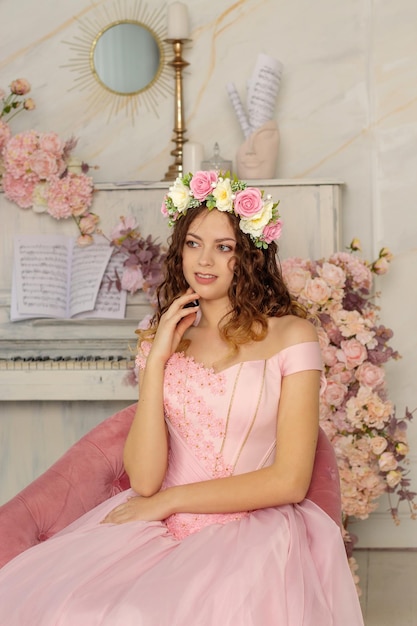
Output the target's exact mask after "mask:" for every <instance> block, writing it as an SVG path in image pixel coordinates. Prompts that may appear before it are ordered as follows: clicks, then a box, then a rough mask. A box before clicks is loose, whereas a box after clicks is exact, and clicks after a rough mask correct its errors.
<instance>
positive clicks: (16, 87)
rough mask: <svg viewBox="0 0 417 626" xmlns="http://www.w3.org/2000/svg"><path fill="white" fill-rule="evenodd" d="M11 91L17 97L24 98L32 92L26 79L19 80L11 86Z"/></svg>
mask: <svg viewBox="0 0 417 626" xmlns="http://www.w3.org/2000/svg"><path fill="white" fill-rule="evenodd" d="M10 91H11V92H12V93H14V94H16V95H17V96H24V95H25V94H27V93H29V91H30V83H29V82H28V81H27V80H26V78H17V79H16V80H14V81H13V82H12V83H11V84H10Z"/></svg>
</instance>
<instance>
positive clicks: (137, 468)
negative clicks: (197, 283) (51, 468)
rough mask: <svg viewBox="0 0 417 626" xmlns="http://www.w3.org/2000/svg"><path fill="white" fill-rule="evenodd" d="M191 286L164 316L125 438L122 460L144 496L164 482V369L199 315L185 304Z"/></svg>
mask: <svg viewBox="0 0 417 626" xmlns="http://www.w3.org/2000/svg"><path fill="white" fill-rule="evenodd" d="M196 297H198V296H197V294H196V293H194V292H193V291H192V290H191V289H189V290H188V291H187V293H186V294H184V295H183V296H180V297H179V298H177V299H176V300H174V302H173V303H172V304H171V306H170V307H169V309H168V310H167V311H166V313H164V315H162V317H161V319H160V322H159V325H158V329H157V331H156V333H155V337H154V339H153V341H152V347H151V350H150V353H149V355H148V358H147V360H146V366H145V369H144V371H143V372H142V373H141V374H140V379H139V389H140V393H139V400H138V406H137V410H136V414H135V417H134V418H133V422H132V426H131V428H130V431H129V434H128V436H127V439H126V443H125V447H124V452H123V462H124V466H125V469H126V472H127V474H128V476H129V479H130V484H131V487H132V489H133V490H134V491H136V492H137V493H138V494H140V495H141V496H152V495H153V494H155V493H156V492H157V491H158V490H159V489H160V488H161V485H162V481H163V479H164V476H165V472H166V468H167V463H168V433H167V428H166V425H165V420H164V406H163V384H164V369H165V364H166V362H167V360H168V359H169V357H170V356H171V355H172V354H173V353H174V352H175V350H176V349H177V347H178V344H179V342H180V341H181V339H182V336H183V334H184V332H185V331H186V330H187V328H189V327H190V326H191V324H192V323H193V322H194V320H195V317H196V313H195V312H196V308H195V307H194V308H193V309H189V308H185V309H184V305H185V304H187V303H189V302H191V301H192V300H195V299H196Z"/></svg>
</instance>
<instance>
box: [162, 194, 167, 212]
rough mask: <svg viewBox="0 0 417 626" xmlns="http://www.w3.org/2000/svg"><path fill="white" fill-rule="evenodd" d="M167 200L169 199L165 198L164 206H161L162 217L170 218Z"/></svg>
mask: <svg viewBox="0 0 417 626" xmlns="http://www.w3.org/2000/svg"><path fill="white" fill-rule="evenodd" d="M166 198H167V197H166V196H165V198H164V199H163V202H162V204H161V213H162V215H163V216H164V217H168V209H167V207H166V204H165V200H166Z"/></svg>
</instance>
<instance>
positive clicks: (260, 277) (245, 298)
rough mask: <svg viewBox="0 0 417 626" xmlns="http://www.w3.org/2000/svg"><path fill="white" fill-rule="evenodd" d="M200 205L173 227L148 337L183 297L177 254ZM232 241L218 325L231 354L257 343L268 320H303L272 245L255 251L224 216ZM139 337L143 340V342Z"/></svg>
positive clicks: (230, 216) (232, 220)
mask: <svg viewBox="0 0 417 626" xmlns="http://www.w3.org/2000/svg"><path fill="white" fill-rule="evenodd" d="M208 210H209V209H207V207H206V206H205V205H204V204H203V205H201V206H200V207H198V208H193V209H192V210H189V211H187V213H186V214H185V215H183V216H182V217H181V219H179V220H178V221H177V222H176V223H175V225H174V229H173V232H172V235H171V237H170V240H169V249H168V252H167V254H166V258H165V262H164V280H163V282H162V283H161V284H160V285H159V287H158V289H157V302H158V304H157V310H156V313H155V315H154V317H153V320H152V324H151V327H150V329H149V331H148V332H146V333H145V335H146V336H147V337H149V335H151V334H154V332H155V329H156V327H157V325H158V322H159V320H160V318H161V316H162V315H163V313H164V312H165V311H166V310H167V309H168V308H169V307H170V305H171V304H172V302H173V300H175V298H177V297H178V296H180V295H182V294H183V293H185V291H186V290H187V288H188V284H187V282H186V280H185V278H184V274H183V272H182V271H180V268H182V252H183V248H184V245H185V239H186V236H187V233H188V231H189V228H190V226H191V224H192V222H193V221H194V220H195V219H196V218H197V217H198V216H199V215H201V214H202V213H204V212H206V211H208ZM224 214H225V215H226V216H227V218H228V219H229V221H230V224H231V225H232V228H233V231H234V235H235V237H236V248H235V259H236V261H235V265H234V276H233V280H232V283H231V285H230V288H229V299H230V303H231V311H230V312H229V313H228V314H227V315H225V317H224V318H223V319H222V320H221V321H220V324H219V332H220V334H221V336H222V338H223V339H224V340H225V341H226V342H227V343H228V344H229V345H230V347H231V349H232V351H236V350H237V349H238V347H239V345H242V344H244V343H247V342H249V341H260V340H261V339H263V338H264V337H265V336H266V334H267V331H268V318H269V317H281V316H283V315H289V314H291V315H296V316H298V317H303V318H305V317H307V313H306V311H305V310H304V308H303V307H301V306H300V305H299V304H298V303H297V302H296V301H295V300H294V299H293V298H292V297H291V295H290V293H289V291H288V289H287V286H286V285H285V283H284V280H283V278H282V274H281V269H280V265H279V259H278V247H277V244H276V243H275V242H272V243H270V244H269V245H268V247H267V248H265V249H264V248H257V247H256V246H255V245H254V243H253V241H252V240H251V238H250V237H249V236H248V235H245V234H244V233H243V232H242V231H241V230H240V227H239V218H238V217H237V216H236V215H234V214H232V213H224ZM143 338H145V337H143Z"/></svg>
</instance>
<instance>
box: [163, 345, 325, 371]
mask: <svg viewBox="0 0 417 626" xmlns="http://www.w3.org/2000/svg"><path fill="white" fill-rule="evenodd" d="M308 344H316V345H317V346H318V345H319V342H318V341H300V342H299V343H293V344H291V345H290V346H287V347H286V348H281V350H278V352H275V353H274V354H271V356H269V357H267V358H266V359H247V360H244V361H238V362H237V363H233V364H232V365H228V366H227V367H224V368H222V369H220V370H216V369H215V368H214V367H212V366H207V365H204V363H201V362H200V361H197V359H195V358H194V357H193V356H192V355H188V354H185V353H184V352H178V353H176V354H179V355H182V356H183V357H184V358H185V359H187V360H189V361H190V362H192V363H194V364H195V365H198V366H199V367H201V368H202V369H204V370H206V371H207V372H211V373H213V374H223V373H224V372H227V371H228V370H231V369H233V368H235V367H239V366H241V365H244V364H246V363H268V362H269V361H272V360H273V359H275V358H277V357H279V356H281V355H282V353H283V352H287V351H288V350H291V349H292V348H296V347H298V346H302V345H308ZM174 354H175V353H174Z"/></svg>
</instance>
